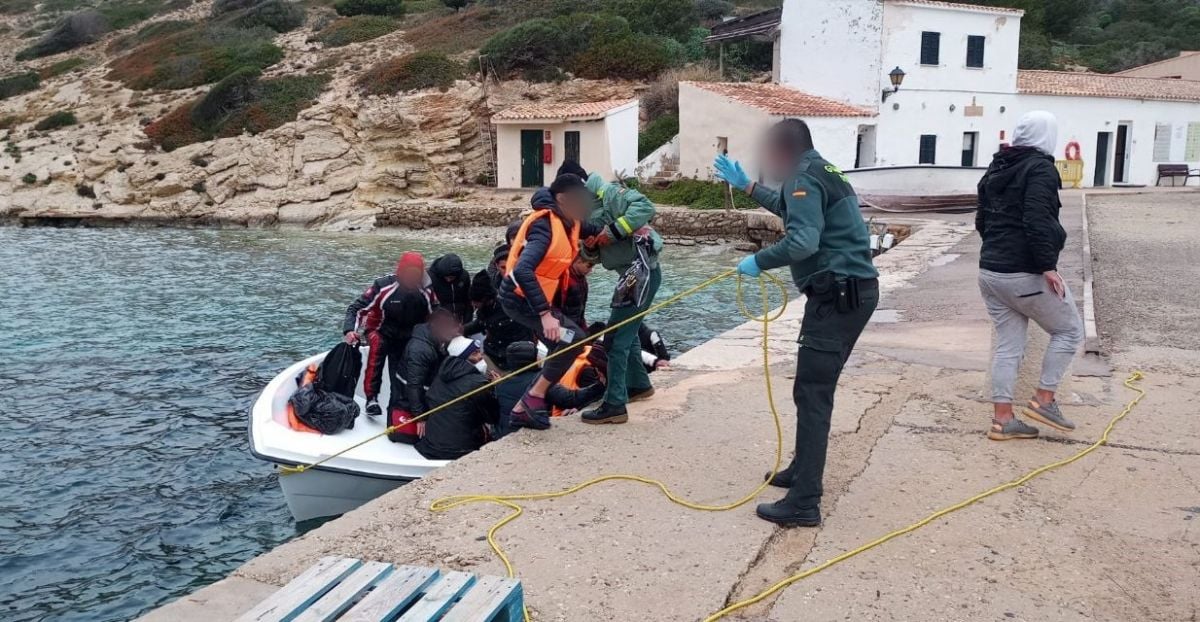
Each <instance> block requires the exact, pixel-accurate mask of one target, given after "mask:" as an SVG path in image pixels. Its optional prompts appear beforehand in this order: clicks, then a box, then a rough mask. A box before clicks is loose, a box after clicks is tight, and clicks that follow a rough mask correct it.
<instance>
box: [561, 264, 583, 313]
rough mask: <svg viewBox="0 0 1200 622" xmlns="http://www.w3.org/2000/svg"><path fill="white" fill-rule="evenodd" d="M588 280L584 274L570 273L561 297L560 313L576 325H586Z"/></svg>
mask: <svg viewBox="0 0 1200 622" xmlns="http://www.w3.org/2000/svg"><path fill="white" fill-rule="evenodd" d="M587 303H588V281H587V277H586V276H576V275H575V274H574V273H572V274H571V281H570V282H569V283H567V291H566V292H565V293H564V294H563V297H562V313H563V315H565V316H566V317H567V318H568V319H570V320H571V321H573V322H575V324H576V325H578V326H587V325H588V323H587V320H586V319H584V315H586V314H587Z"/></svg>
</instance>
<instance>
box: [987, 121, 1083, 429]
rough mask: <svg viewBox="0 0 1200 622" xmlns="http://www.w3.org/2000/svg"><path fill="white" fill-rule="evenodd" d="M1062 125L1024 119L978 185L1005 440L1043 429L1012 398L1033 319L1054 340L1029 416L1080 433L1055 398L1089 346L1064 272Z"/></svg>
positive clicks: (998, 425) (996, 409) (995, 424)
mask: <svg viewBox="0 0 1200 622" xmlns="http://www.w3.org/2000/svg"><path fill="white" fill-rule="evenodd" d="M1057 134H1058V132H1057V123H1056V120H1055V118H1054V115H1052V114H1050V113H1048V112H1040V111H1038V112H1030V113H1028V114H1026V115H1024V116H1023V117H1021V120H1020V122H1019V123H1018V124H1017V129H1016V131H1015V132H1014V133H1013V146H1011V147H1007V148H1004V149H1001V150H1000V152H999V153H997V154H996V156H995V158H994V159H993V160H992V164H991V166H989V167H988V170H987V173H985V174H984V176H983V179H981V180H980V181H979V209H978V211H977V212H976V216H975V228H976V229H977V230H978V231H979V236H980V237H981V238H982V239H983V248H982V249H981V251H980V254H979V289H980V293H981V294H982V295H983V301H984V304H985V305H986V306H987V310H988V315H990V316H991V318H992V323H993V325H994V326H995V329H996V338H995V340H994V341H995V343H994V348H993V351H992V374H991V380H992V387H991V388H992V404H993V416H992V427H991V429H990V430H988V433H987V436H988V438H990V439H992V440H997V441H1006V440H1011V439H1020V438H1035V437H1037V435H1038V429H1037V428H1035V427H1033V426H1031V425H1028V424H1026V423H1024V422H1022V421H1021V420H1019V419H1017V418H1015V416H1014V413H1013V397H1014V396H1013V392H1014V387H1015V385H1016V381H1017V374H1018V371H1019V369H1020V366H1021V359H1022V358H1024V355H1025V343H1026V330H1027V328H1028V326H1029V320H1033V321H1034V322H1037V324H1038V325H1039V326H1041V327H1042V329H1043V330H1045V331H1046V332H1047V333H1049V334H1050V343H1049V345H1048V347H1047V348H1046V353H1045V356H1044V358H1043V359H1042V373H1041V378H1040V380H1039V383H1038V388H1037V392H1036V393H1035V394H1034V396H1033V397H1032V398H1031V399H1030V400H1029V401H1028V402H1027V404H1026V405H1025V408H1024V410H1023V414H1024V415H1025V416H1026V417H1029V418H1030V419H1033V420H1034V421H1038V422H1041V423H1043V424H1046V425H1048V426H1050V427H1052V428H1055V429H1057V430H1060V431H1063V432H1069V431H1071V430H1073V429H1075V424H1074V423H1071V422H1070V421H1069V420H1067V419H1066V418H1065V417H1064V416H1063V414H1062V411H1061V410H1060V409H1059V407H1058V402H1057V401H1056V400H1055V392H1056V391H1057V390H1058V384H1059V382H1060V381H1061V380H1062V377H1063V375H1065V374H1066V371H1067V368H1068V367H1069V365H1070V363H1071V360H1072V359H1073V358H1074V356H1075V352H1076V350H1077V349H1078V348H1079V344H1080V342H1081V341H1082V340H1083V322H1082V320H1081V318H1080V316H1079V311H1078V310H1077V309H1076V308H1075V301H1074V299H1073V298H1072V297H1071V291H1070V289H1069V288H1068V287H1067V283H1066V282H1065V281H1064V280H1063V278H1062V276H1060V275H1059V274H1058V255H1059V253H1060V252H1062V249H1063V246H1064V244H1065V243H1066V239H1067V234H1066V231H1065V230H1064V229H1063V227H1062V225H1061V224H1059V222H1058V213H1059V209H1060V208H1061V207H1062V203H1061V202H1060V201H1059V197H1058V191H1059V188H1060V187H1061V185H1062V182H1061V180H1060V179H1059V175H1058V169H1057V168H1056V167H1055V166H1054V156H1052V155H1051V154H1052V153H1053V152H1054V149H1055V143H1056V141H1057Z"/></svg>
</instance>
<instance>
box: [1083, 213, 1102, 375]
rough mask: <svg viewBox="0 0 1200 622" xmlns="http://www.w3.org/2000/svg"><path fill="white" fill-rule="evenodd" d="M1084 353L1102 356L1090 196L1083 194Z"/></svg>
mask: <svg viewBox="0 0 1200 622" xmlns="http://www.w3.org/2000/svg"><path fill="white" fill-rule="evenodd" d="M1082 201H1083V207H1082V209H1081V210H1080V212H1081V214H1082V219H1083V240H1082V242H1083V244H1082V247H1083V351H1084V352H1085V353H1087V354H1102V353H1103V349H1102V344H1101V342H1100V333H1099V331H1097V330H1096V298H1095V291H1094V289H1093V286H1092V283H1093V275H1092V241H1091V237H1090V234H1089V233H1088V195H1087V193H1086V192H1085V193H1083V197H1082Z"/></svg>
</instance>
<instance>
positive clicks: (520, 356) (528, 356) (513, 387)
mask: <svg viewBox="0 0 1200 622" xmlns="http://www.w3.org/2000/svg"><path fill="white" fill-rule="evenodd" d="M484 351H485V352H486V351H487V344H486V343H485V344H484ZM537 360H538V349H537V344H535V343H534V342H532V341H517V342H515V343H510V344H508V347H507V348H505V351H504V362H505V363H507V364H508V366H507V367H503V368H502V369H503V372H502V373H503V374H504V375H505V377H504V379H503V380H501V381H500V384H497V385H496V399H497V400H498V401H499V402H500V420H499V421H498V422H497V423H496V427H495V430H494V432H495V434H494V436H495V438H501V437H503V436H504V435H505V434H508V433H509V432H511V431H512V429H511V427H510V426H509V413H511V412H512V409H513V407H514V406H516V405H517V402H518V401H520V400H521V396H522V395H524V394H525V391H526V389H528V388H529V385H531V384H533V381H534V380H535V379H536V378H537V377H538V373H540V372H541V370H540V369H539V368H537V367H536V366H535V367H531V368H530V369H525V368H526V367H529V366H530V365H533V364H534V363H536V362H537ZM520 369H525V371H522V372H521V373H518V374H514V373H512V372H515V371H517V370H520Z"/></svg>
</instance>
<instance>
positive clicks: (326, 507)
mask: <svg viewBox="0 0 1200 622" xmlns="http://www.w3.org/2000/svg"><path fill="white" fill-rule="evenodd" d="M407 481H408V480H394V479H379V478H376V477H367V476H363V475H355V474H351V473H338V472H335V471H324V470H320V469H311V470H308V471H305V472H303V473H295V474H291V475H280V477H279V487H280V488H282V489H283V496H284V498H285V499H286V500H287V505H288V509H289V510H291V512H292V516H294V517H295V518H296V520H297V521H306V520H311V519H314V518H322V517H326V516H337V515H339V514H345V513H346V512H349V511H350V510H353V509H355V508H357V507H359V506H360V505H362V504H364V503H366V502H368V501H370V500H372V499H374V498H376V497H380V496H382V495H385V494H387V493H389V492H391V491H393V490H395V489H397V488H399V487H400V486H403V485H404V484H405V483H407Z"/></svg>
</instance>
